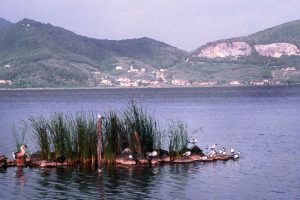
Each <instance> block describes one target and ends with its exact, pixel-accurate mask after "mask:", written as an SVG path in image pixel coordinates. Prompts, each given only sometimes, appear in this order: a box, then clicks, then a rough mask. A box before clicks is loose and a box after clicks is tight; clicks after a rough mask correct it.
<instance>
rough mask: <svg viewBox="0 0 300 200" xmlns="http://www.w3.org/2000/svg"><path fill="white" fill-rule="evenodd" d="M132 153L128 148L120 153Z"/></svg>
mask: <svg viewBox="0 0 300 200" xmlns="http://www.w3.org/2000/svg"><path fill="white" fill-rule="evenodd" d="M130 153H132V151H131V150H130V149H129V148H125V149H124V150H123V151H122V154H130Z"/></svg>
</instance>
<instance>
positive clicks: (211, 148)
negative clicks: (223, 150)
mask: <svg viewBox="0 0 300 200" xmlns="http://www.w3.org/2000/svg"><path fill="white" fill-rule="evenodd" d="M216 148H217V144H213V145H211V146H210V147H208V149H210V150H214V149H216Z"/></svg>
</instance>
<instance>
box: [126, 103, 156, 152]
mask: <svg viewBox="0 0 300 200" xmlns="http://www.w3.org/2000/svg"><path fill="white" fill-rule="evenodd" d="M123 117H124V119H123V120H124V125H125V129H126V131H127V133H128V134H129V141H130V146H131V148H132V149H133V150H134V151H135V152H137V153H139V154H145V153H146V152H149V151H153V150H154V149H155V148H158V147H159V145H160V141H159V139H160V137H159V136H158V135H159V130H158V126H157V122H156V120H155V118H154V117H152V116H151V115H149V114H148V113H147V111H145V110H144V108H143V107H142V106H141V105H137V104H136V103H135V102H134V101H131V102H130V103H129V104H128V106H127V109H126V110H125V111H124V112H123Z"/></svg>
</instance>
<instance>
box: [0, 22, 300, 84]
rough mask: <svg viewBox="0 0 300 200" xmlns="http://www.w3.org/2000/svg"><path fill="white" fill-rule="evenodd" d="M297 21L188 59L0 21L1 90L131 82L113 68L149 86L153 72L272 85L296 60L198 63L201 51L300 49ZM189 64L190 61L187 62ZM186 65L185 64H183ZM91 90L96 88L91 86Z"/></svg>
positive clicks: (293, 77) (292, 79) (144, 46)
mask: <svg viewBox="0 0 300 200" xmlns="http://www.w3.org/2000/svg"><path fill="white" fill-rule="evenodd" d="M299 33H300V20H297V21H293V22H289V23H285V24H282V25H279V26H275V27H273V28H269V29H266V30H263V31H260V32H257V33H255V34H252V35H249V36H246V37H238V38H231V39H226V40H219V41H215V42H210V43H208V44H206V45H203V46H201V47H200V48H198V49H196V50H195V51H193V52H191V53H190V54H188V53H187V52H185V51H182V50H179V49H177V48H175V47H172V46H170V45H168V44H165V43H163V42H159V41H155V40H153V39H150V38H139V39H128V40H121V41H114V40H99V39H93V38H88V37H84V36H80V35H77V34H75V33H73V32H71V31H68V30H65V29H63V28H60V27H56V26H53V25H51V24H43V23H39V22H36V21H33V20H30V19H23V20H22V21H20V22H18V23H15V24H14V23H10V22H8V21H6V20H4V19H0V80H11V81H12V84H11V86H8V85H7V84H6V85H5V84H0V87H89V86H91V81H90V80H91V79H93V78H94V77H93V73H94V72H95V71H97V72H101V77H106V76H111V77H113V78H114V79H117V78H118V77H122V76H123V77H124V76H126V77H130V76H131V75H130V74H128V73H127V72H126V70H124V71H123V72H125V73H123V72H122V71H116V70H114V69H115V67H116V66H118V65H121V66H127V68H128V67H129V66H131V65H132V66H135V67H143V68H146V69H147V73H145V74H143V75H141V76H139V77H137V78H136V79H146V80H152V79H153V78H154V75H153V74H152V75H151V72H152V71H153V70H156V69H161V68H164V69H168V70H167V71H166V77H167V79H168V81H169V82H171V80H172V78H176V79H186V80H189V81H190V82H193V81H199V82H203V81H216V82H217V83H218V84H221V85H222V84H223V83H228V82H229V81H231V80H239V81H240V82H245V83H246V82H248V83H249V82H250V81H251V80H261V79H267V78H269V79H271V78H273V79H274V80H275V81H277V78H276V77H275V78H274V77H272V76H273V75H272V71H274V70H280V69H281V68H285V67H290V66H293V67H295V68H297V69H298V70H300V56H281V57H280V58H271V57H265V56H260V55H258V54H257V52H256V51H252V53H251V55H250V56H244V57H239V58H237V59H231V58H214V59H208V58H199V57H197V56H195V55H197V54H198V53H199V52H200V51H201V49H203V48H205V47H207V46H208V45H212V44H215V43H219V42H232V41H244V42H247V43H248V44H249V45H250V46H251V47H252V49H253V46H254V45H255V44H269V43H274V42H287V43H291V44H294V45H296V46H297V47H298V48H300V34H299ZM186 58H188V59H186ZM187 60H188V61H187ZM280 81H282V82H284V81H286V82H289V83H300V78H299V73H293V74H288V75H286V74H283V76H282V77H281V79H280ZM94 86H95V85H94Z"/></svg>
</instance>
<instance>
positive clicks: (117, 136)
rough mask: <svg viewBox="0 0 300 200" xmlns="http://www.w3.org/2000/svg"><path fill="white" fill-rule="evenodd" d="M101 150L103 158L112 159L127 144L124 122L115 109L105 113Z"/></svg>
mask: <svg viewBox="0 0 300 200" xmlns="http://www.w3.org/2000/svg"><path fill="white" fill-rule="evenodd" d="M102 135H103V142H102V144H103V151H104V159H105V160H106V161H112V160H114V159H115V157H116V156H118V155H120V154H121V152H122V150H123V149H124V148H126V147H128V145H129V138H128V135H127V134H126V132H125V128H124V123H123V121H122V119H121V118H120V117H119V116H118V115H117V113H116V112H115V111H109V112H108V113H107V114H105V120H104V121H103V134H102Z"/></svg>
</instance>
